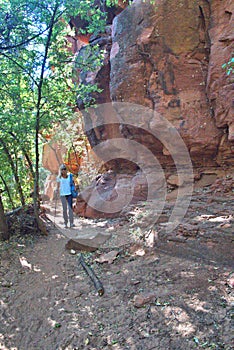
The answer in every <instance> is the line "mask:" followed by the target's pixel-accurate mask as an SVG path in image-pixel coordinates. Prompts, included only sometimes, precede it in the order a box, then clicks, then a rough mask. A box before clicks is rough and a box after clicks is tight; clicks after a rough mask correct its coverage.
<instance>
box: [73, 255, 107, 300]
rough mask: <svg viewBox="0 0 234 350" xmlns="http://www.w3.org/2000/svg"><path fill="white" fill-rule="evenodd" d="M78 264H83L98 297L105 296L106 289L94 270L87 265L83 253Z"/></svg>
mask: <svg viewBox="0 0 234 350" xmlns="http://www.w3.org/2000/svg"><path fill="white" fill-rule="evenodd" d="M78 263H79V264H81V266H82V267H83V269H84V270H85V272H86V274H87V275H88V276H89V277H90V279H91V281H92V282H93V284H94V287H95V289H96V290H97V292H98V295H99V296H102V295H103V294H104V287H103V285H102V283H101V281H100V280H99V278H98V277H97V276H96V275H95V273H94V271H93V270H92V268H91V267H90V266H88V265H87V264H86V262H85V260H84V257H83V254H82V253H80V255H79V257H78Z"/></svg>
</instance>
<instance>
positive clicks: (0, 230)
mask: <svg viewBox="0 0 234 350" xmlns="http://www.w3.org/2000/svg"><path fill="white" fill-rule="evenodd" d="M9 238H10V234H9V231H8V226H7V221H6V216H5V213H4V208H3V203H2V197H1V193H0V240H1V241H2V240H7V239H9Z"/></svg>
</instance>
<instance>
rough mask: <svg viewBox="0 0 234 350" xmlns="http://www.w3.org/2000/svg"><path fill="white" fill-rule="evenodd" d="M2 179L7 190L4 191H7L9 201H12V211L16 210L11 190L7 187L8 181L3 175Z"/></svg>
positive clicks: (0, 176)
mask: <svg viewBox="0 0 234 350" xmlns="http://www.w3.org/2000/svg"><path fill="white" fill-rule="evenodd" d="M0 179H1V181H2V183H3V185H4V187H5V190H4V191H6V193H7V195H8V198H9V201H10V203H11V207H12V209H15V205H14V202H13V200H12V197H11V192H10V189H9V187H8V185H7V183H6V181H5V180H4V178H3V176H2V175H1V174H0Z"/></svg>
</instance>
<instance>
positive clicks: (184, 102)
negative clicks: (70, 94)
mask: <svg viewBox="0 0 234 350" xmlns="http://www.w3.org/2000/svg"><path fill="white" fill-rule="evenodd" d="M120 7H121V6H119V9H118V11H115V12H114V11H112V14H111V16H109V20H110V18H111V20H113V23H112V26H111V25H110V24H111V20H110V21H109V22H108V26H107V29H106V33H104V34H103V35H99V36H97V37H94V36H91V37H90V38H89V42H90V44H91V45H92V44H94V43H99V44H100V48H101V49H104V51H105V57H104V65H103V67H101V68H100V69H97V71H95V72H92V74H91V73H90V74H89V73H88V72H85V73H84V72H83V73H82V72H80V81H82V82H83V83H97V84H98V85H99V87H100V88H101V89H102V90H103V91H102V93H101V94H96V95H93V96H91V97H95V98H96V103H97V104H103V103H106V102H131V103H136V104H139V105H141V106H145V107H149V108H151V109H152V110H153V111H155V112H157V114H159V115H161V116H162V117H163V118H166V120H168V122H169V123H171V124H172V126H173V127H175V128H176V130H177V131H178V132H179V134H180V135H181V137H182V139H183V140H184V142H185V144H186V146H187V148H188V151H189V154H190V157H191V160H192V162H193V165H194V168H195V169H196V168H199V169H200V168H201V169H204V168H207V167H211V168H216V167H219V168H221V167H226V168H229V169H230V168H231V167H232V166H233V165H234V157H233V155H234V110H233V108H234V102H233V100H234V85H233V84H234V83H233V74H231V75H229V76H228V75H227V74H226V72H225V69H223V68H222V65H223V64H225V63H227V62H228V61H229V60H230V58H231V55H232V52H233V38H234V27H233V26H234V21H233V13H234V3H233V1H232V0H223V1H220V0H213V1H207V0H180V1H178V0H155V1H154V4H152V2H150V1H144V2H143V1H140V0H136V1H134V2H133V3H132V5H131V6H128V7H126V8H125V6H123V7H122V12H121V9H120ZM113 18H114V19H113ZM74 25H75V24H74ZM86 39H87V38H86ZM76 40H77V42H76V43H74V45H73V51H74V52H76V50H77V51H78V52H76V55H77V56H79V55H82V54H84V53H85V50H86V49H85V47H84V45H86V44H87V43H86V42H85V41H84V40H83V39H82V40H83V41H82V40H81V38H79V37H77V38H76ZM79 40H81V42H80V41H79ZM86 41H87V40H86ZM82 103H83V102H82V101H78V104H79V105H80V108H82ZM96 118H97V116H96V115H95V114H94V115H93V116H92V115H91V116H90V115H89V117H88V118H86V119H85V125H86V126H87V125H91V126H92V124H93V125H95V124H96ZM98 118H99V119H100V120H101V121H103V124H102V125H101V126H99V127H94V128H92V127H91V128H88V132H87V136H88V138H89V141H90V145H91V147H93V148H94V149H95V146H96V145H98V144H100V143H101V142H102V141H106V140H108V142H109V143H111V140H112V139H114V138H121V137H122V138H124V139H128V140H135V141H136V142H137V143H139V144H143V145H144V146H146V147H147V148H148V149H149V150H150V151H151V152H152V153H153V154H154V155H155V157H156V158H157V160H158V161H159V162H160V164H161V166H162V167H163V169H166V172H167V176H166V178H167V179H168V183H169V184H172V185H175V186H180V185H181V186H182V185H183V184H180V183H179V182H178V179H177V177H176V176H174V175H172V176H170V175H171V174H172V173H170V168H171V167H173V166H174V162H173V159H172V157H171V154H170V152H169V150H168V148H167V145H166V144H164V143H163V142H161V141H160V140H159V139H155V137H152V135H150V133H147V132H144V131H143V130H142V129H141V128H140V127H139V128H138V127H132V126H126V123H125V124H123V123H122V124H121V118H120V120H119V123H118V124H113V123H110V119H109V118H110V115H109V113H108V112H105V113H103V114H101V115H99V116H98ZM141 118H142V119H141V121H140V123H142V124H144V120H143V119H144V116H143V115H142V116H141ZM150 127H151V128H152V131H154V134H155V130H158V133H159V135H160V133H161V131H160V120H159V119H157V118H156V119H154V120H152V121H151V122H150ZM171 135H172V134H171ZM172 137H173V136H172ZM108 142H107V145H108ZM98 156H99V157H101V155H100V154H98ZM107 169H112V170H114V172H116V173H121V176H122V179H119V180H121V181H122V182H121V181H119V182H118V186H119V188H120V187H121V188H122V189H124V188H125V186H126V184H127V183H128V180H129V179H128V177H130V178H131V180H132V183H134V184H135V190H134V197H133V199H132V200H133V202H134V200H136V201H137V200H139V199H145V197H146V193H147V186H146V184H145V183H144V180H142V178H141V176H139V173H138V174H137V173H136V172H137V167H134V166H133V164H132V163H131V162H127V161H126V160H124V159H116V160H115V159H113V160H112V161H110V162H109V164H108V166H107ZM124 172H126V174H127V175H124V174H123V173H124ZM103 177H104V178H105V175H103ZM104 178H102V180H95V181H94V182H93V183H92V184H91V185H90V187H89V188H87V189H86V190H85V191H84V197H85V198H86V199H87V200H89V198H90V197H91V196H92V195H93V194H92V193H93V191H96V190H98V192H99V193H101V194H102V196H103V198H105V199H107V200H109V203H110V205H111V202H113V201H114V200H115V196H116V182H115V180H114V179H113V178H111V179H110V178H109V177H108V176H107V178H105V179H104ZM103 181H104V182H103ZM134 198H135V199H134ZM98 200H99V198H98V195H97V197H96V199H95V196H94V198H93V203H94V204H95V201H96V202H97V203H98ZM75 211H76V213H77V214H79V215H84V216H88V217H95V216H98V217H103V216H111V215H114V214H104V213H103V212H102V211H100V212H99V211H98V210H96V209H95V205H94V208H92V207H91V206H89V205H87V202H86V201H85V200H83V199H81V198H78V200H77V203H76V206H75ZM116 213H117V214H118V211H117V212H116Z"/></svg>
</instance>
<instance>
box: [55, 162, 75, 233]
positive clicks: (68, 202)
mask: <svg viewBox="0 0 234 350" xmlns="http://www.w3.org/2000/svg"><path fill="white" fill-rule="evenodd" d="M70 181H71V180H70V176H69V175H68V172H67V167H66V165H65V164H62V165H61V166H60V168H59V175H58V176H57V183H58V187H59V193H60V199H61V203H62V207H63V219H64V227H65V228H67V224H68V219H69V222H70V227H74V226H75V225H74V217H73V210H72V195H71V182H70Z"/></svg>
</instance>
